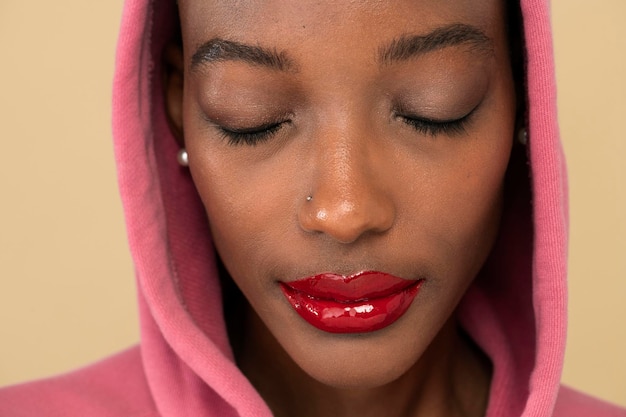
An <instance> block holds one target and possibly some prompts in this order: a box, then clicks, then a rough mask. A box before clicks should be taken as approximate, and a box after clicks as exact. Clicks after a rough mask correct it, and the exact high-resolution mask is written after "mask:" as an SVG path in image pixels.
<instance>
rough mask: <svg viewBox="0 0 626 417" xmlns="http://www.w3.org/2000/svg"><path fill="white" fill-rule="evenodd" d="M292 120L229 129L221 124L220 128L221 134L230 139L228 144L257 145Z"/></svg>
mask: <svg viewBox="0 0 626 417" xmlns="http://www.w3.org/2000/svg"><path fill="white" fill-rule="evenodd" d="M290 122H291V121H290V120H285V121H282V122H278V123H268V124H264V125H261V126H255V127H251V128H244V129H227V128H225V127H223V126H220V127H219V130H220V135H221V136H223V137H224V138H225V139H226V140H228V144H229V145H231V146H238V145H248V146H255V145H258V144H260V143H262V142H265V141H268V140H269V139H271V138H272V137H273V136H275V135H276V134H277V133H278V131H279V130H281V129H282V128H283V126H284V125H285V123H290Z"/></svg>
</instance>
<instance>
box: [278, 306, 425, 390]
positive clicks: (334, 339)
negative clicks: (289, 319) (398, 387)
mask: <svg viewBox="0 0 626 417" xmlns="http://www.w3.org/2000/svg"><path fill="white" fill-rule="evenodd" d="M405 318H406V319H408V317H405ZM412 324H413V323H411V321H410V320H402V319H401V320H398V322H396V323H394V324H393V325H391V326H389V327H386V328H384V329H381V330H377V331H374V332H370V333H360V334H332V333H326V332H322V331H320V330H317V329H313V328H312V327H311V326H309V325H308V324H306V323H303V325H304V326H307V327H308V329H307V330H306V331H304V332H300V333H299V335H298V336H297V337H293V335H294V333H292V334H291V337H288V338H287V339H285V340H279V343H280V344H281V345H282V347H283V348H284V349H285V351H286V353H287V355H289V357H290V358H291V360H292V361H293V362H295V364H296V365H297V366H298V367H299V368H300V369H301V370H302V371H304V372H305V373H306V374H307V375H308V376H309V377H311V378H313V379H314V380H316V381H318V382H320V383H322V384H324V385H326V386H330V387H333V388H339V389H369V388H376V387H380V386H384V385H386V384H389V383H391V382H393V381H395V380H397V379H398V378H400V377H402V376H403V375H405V374H406V373H407V372H408V371H409V370H411V369H412V368H413V367H414V366H415V365H416V363H417V362H418V361H419V359H420V357H422V356H423V354H424V352H425V351H426V349H427V348H428V346H429V344H430V341H431V340H432V339H433V338H434V337H435V336H436V332H433V333H434V334H429V333H431V332H429V331H423V332H420V331H419V330H418V329H417V328H416V326H414V325H412ZM429 330H431V329H429ZM431 331H432V330H431ZM279 339H280V336H279Z"/></svg>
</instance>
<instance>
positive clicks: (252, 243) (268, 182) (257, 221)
mask: <svg viewBox="0 0 626 417" xmlns="http://www.w3.org/2000/svg"><path fill="white" fill-rule="evenodd" d="M190 155H194V153H192V152H190ZM195 155H202V156H200V157H199V158H198V160H197V161H194V160H192V161H190V168H191V173H192V176H193V178H194V182H195V184H196V188H197V190H198V193H199V195H200V198H201V199H202V202H203V204H204V207H205V210H206V214H207V217H208V220H209V224H210V228H211V232H212V238H213V242H214V244H215V247H216V249H217V250H218V252H219V254H220V257H221V258H222V260H223V261H224V264H225V265H226V267H227V269H228V270H229V272H230V273H231V275H232V276H233V277H253V276H255V274H253V272H254V270H267V268H270V267H271V266H270V265H266V264H267V263H268V256H267V253H268V251H270V252H272V251H279V249H280V246H283V245H288V244H289V242H286V240H288V236H287V235H288V233H285V231H287V230H290V229H291V228H293V225H291V224H290V222H289V219H290V216H291V213H293V212H294V209H293V208H292V207H291V205H292V204H291V197H290V195H291V194H292V192H291V190H290V189H289V187H288V184H284V185H285V186H283V187H280V185H283V184H281V179H280V178H277V177H276V176H275V175H274V176H267V175H264V174H263V173H262V170H263V169H262V168H259V167H258V166H257V167H256V170H255V171H254V172H252V171H251V170H250V172H248V170H247V169H245V168H241V167H242V166H244V167H245V166H246V164H245V163H238V164H237V166H238V167H239V168H238V169H234V168H233V166H232V164H229V163H223V161H229V160H232V159H231V158H228V156H225V155H222V156H219V155H218V154H217V152H215V151H214V150H211V151H207V150H204V151H198V152H196V153H195ZM207 155H215V158H210V157H207ZM195 167H201V168H198V169H196V168H195ZM279 190H280V191H281V192H278V191H279ZM238 284H239V285H240V287H242V289H244V288H245V286H246V285H247V284H246V283H239V282H238ZM244 292H245V290H244Z"/></svg>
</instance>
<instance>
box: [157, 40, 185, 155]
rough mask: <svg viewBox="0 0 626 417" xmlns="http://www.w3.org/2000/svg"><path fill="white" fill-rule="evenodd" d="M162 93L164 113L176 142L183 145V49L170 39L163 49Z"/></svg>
mask: <svg viewBox="0 0 626 417" xmlns="http://www.w3.org/2000/svg"><path fill="white" fill-rule="evenodd" d="M162 68H163V73H162V80H163V94H164V101H165V115H166V117H167V123H168V125H169V127H170V130H171V132H172V134H173V135H174V138H175V139H176V142H178V145H179V146H181V147H184V145H185V138H184V134H183V85H184V65H183V51H182V47H181V45H180V43H177V42H175V41H170V42H168V44H167V45H166V46H165V50H164V51H163V62H162Z"/></svg>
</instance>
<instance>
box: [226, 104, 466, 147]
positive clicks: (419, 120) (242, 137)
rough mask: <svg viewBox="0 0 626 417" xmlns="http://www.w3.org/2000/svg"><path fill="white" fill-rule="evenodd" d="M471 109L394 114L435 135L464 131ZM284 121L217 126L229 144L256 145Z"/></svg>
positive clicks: (412, 126)
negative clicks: (432, 115) (455, 115)
mask: <svg viewBox="0 0 626 417" xmlns="http://www.w3.org/2000/svg"><path fill="white" fill-rule="evenodd" d="M474 110H475V109H472V111H470V112H469V113H468V114H466V115H465V116H463V117H461V118H459V119H455V120H433V119H427V118H423V117H416V116H405V115H401V114H396V117H399V118H400V119H401V120H402V121H403V122H404V123H405V124H407V125H408V126H409V127H411V128H413V129H414V130H416V131H417V132H418V133H421V134H425V135H430V136H432V137H436V136H438V135H440V134H445V135H449V136H452V135H460V134H463V133H465V132H466V130H465V127H466V125H467V124H468V122H469V118H470V116H471V115H472V114H473V113H474ZM286 123H291V120H285V121H281V122H278V123H268V124H264V125H261V126H255V127H251V128H244V129H228V128H225V127H223V126H220V127H219V130H220V135H221V136H223V137H224V138H225V139H226V140H227V141H228V144H229V145H231V146H239V145H247V146H256V145H258V144H260V143H262V142H266V141H268V140H270V139H271V138H272V137H274V136H275V135H276V134H277V133H278V132H279V131H280V130H281V129H282V128H283V126H284V125H285V124H286Z"/></svg>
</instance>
